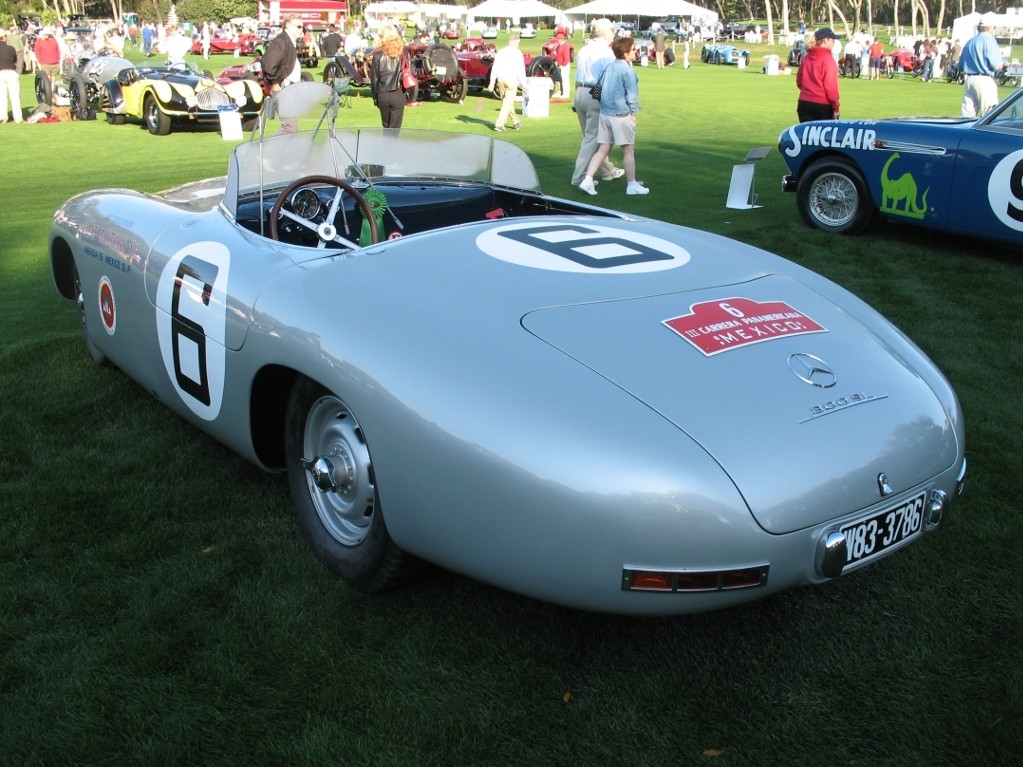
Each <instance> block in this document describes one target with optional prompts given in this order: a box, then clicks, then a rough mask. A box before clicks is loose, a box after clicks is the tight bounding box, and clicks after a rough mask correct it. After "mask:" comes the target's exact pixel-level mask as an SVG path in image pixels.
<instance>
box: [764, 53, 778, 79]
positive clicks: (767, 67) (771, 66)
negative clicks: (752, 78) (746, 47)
mask: <svg viewBox="0 0 1023 767" xmlns="http://www.w3.org/2000/svg"><path fill="white" fill-rule="evenodd" d="M764 74H767V75H776V74H778V57H777V56H774V55H768V56H764Z"/></svg>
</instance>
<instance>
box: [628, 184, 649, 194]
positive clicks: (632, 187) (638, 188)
mask: <svg viewBox="0 0 1023 767" xmlns="http://www.w3.org/2000/svg"><path fill="white" fill-rule="evenodd" d="M625 194H650V190H649V189H647V188H646V187H645V186H643V182H642V181H630V182H629V185H628V186H627V187H625Z"/></svg>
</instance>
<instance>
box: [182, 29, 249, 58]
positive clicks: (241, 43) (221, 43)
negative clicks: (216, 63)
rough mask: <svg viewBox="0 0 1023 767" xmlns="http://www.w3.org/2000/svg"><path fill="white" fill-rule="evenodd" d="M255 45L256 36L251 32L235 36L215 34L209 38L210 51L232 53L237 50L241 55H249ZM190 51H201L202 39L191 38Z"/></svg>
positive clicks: (196, 52) (197, 52) (199, 52)
mask: <svg viewBox="0 0 1023 767" xmlns="http://www.w3.org/2000/svg"><path fill="white" fill-rule="evenodd" d="M255 47H256V36H255V35H252V34H247V33H246V34H241V35H238V36H237V37H225V36H223V35H215V36H214V37H212V38H211V39H210V53H232V54H233V53H234V52H235V51H237V52H238V53H239V54H240V55H242V56H251V55H252V52H253V51H254V50H255ZM192 53H194V54H196V55H198V54H201V53H202V40H200V39H199V38H198V37H197V38H195V39H193V40H192Z"/></svg>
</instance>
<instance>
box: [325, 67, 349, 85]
mask: <svg viewBox="0 0 1023 767" xmlns="http://www.w3.org/2000/svg"><path fill="white" fill-rule="evenodd" d="M340 77H346V75H345V73H344V70H343V69H341V65H340V64H338V63H337V62H336V61H331V62H330V63H329V64H327V66H325V67H324V68H323V82H325V83H326V84H327V85H330V86H333V85H334V81H335V80H337V79H338V78H340Z"/></svg>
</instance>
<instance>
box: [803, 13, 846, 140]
mask: <svg viewBox="0 0 1023 767" xmlns="http://www.w3.org/2000/svg"><path fill="white" fill-rule="evenodd" d="M813 39H814V46H813V47H812V48H810V49H809V50H808V51H807V52H806V56H804V57H803V61H802V63H801V64H800V65H799V72H798V74H796V87H797V88H799V103H798V104H797V105H796V114H797V115H799V122H801V123H805V122H809V121H810V120H831V119H835V120H837V119H838V64H836V63H835V55H834V53H833V52H832V48H834V47H835V44H836V41H837V40H838V35H836V34H835V33H834V32H833V31H831V29H830V28H828V27H823V28H821V29H818V30H817V31H816V32H815V33H814V35H813Z"/></svg>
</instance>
